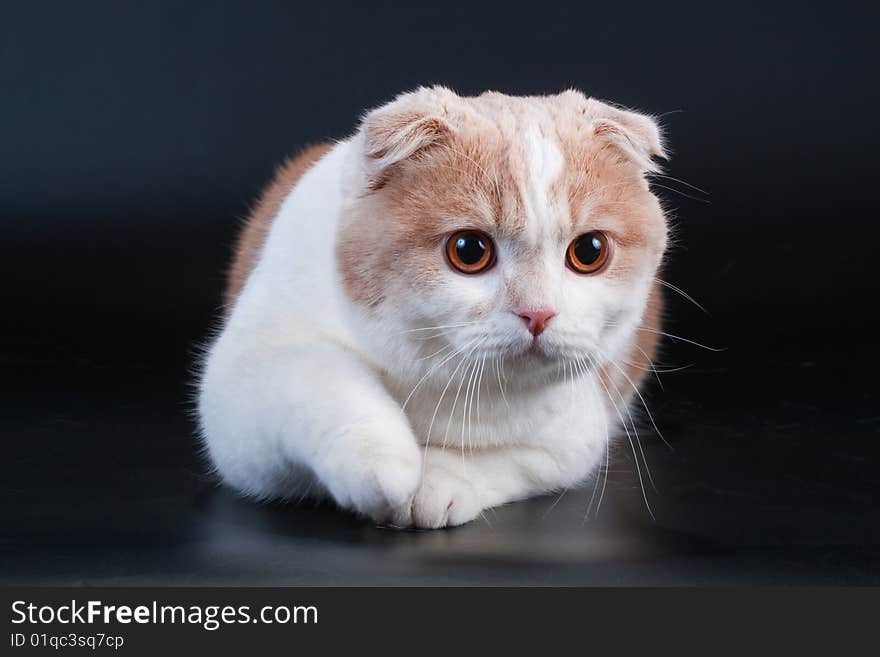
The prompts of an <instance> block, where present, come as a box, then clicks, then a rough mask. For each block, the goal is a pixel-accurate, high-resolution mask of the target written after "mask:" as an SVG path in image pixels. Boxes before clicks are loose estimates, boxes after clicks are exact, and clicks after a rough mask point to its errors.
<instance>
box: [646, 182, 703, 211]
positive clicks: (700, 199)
mask: <svg viewBox="0 0 880 657" xmlns="http://www.w3.org/2000/svg"><path fill="white" fill-rule="evenodd" d="M650 183H651V187H661V188H662V189H668V190H669V191H670V192H675V193H676V194H679V195H681V196H684V197H685V198H689V199H691V200H692V201H696V202H697V203H704V204H705V205H712V201H709V200H707V199H704V198H699V197H697V196H691V195H690V194H685V193H684V192H683V191H681V190H680V189H675V187H669V186H668V185H661V184H660V183H658V182H655V181H653V180H651V181H650Z"/></svg>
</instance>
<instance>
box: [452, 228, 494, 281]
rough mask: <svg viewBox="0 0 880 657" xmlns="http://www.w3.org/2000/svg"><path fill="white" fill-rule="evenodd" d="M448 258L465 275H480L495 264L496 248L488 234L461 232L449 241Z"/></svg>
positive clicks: (454, 234)
mask: <svg viewBox="0 0 880 657" xmlns="http://www.w3.org/2000/svg"><path fill="white" fill-rule="evenodd" d="M446 257H447V258H448V259H449V264H450V265H452V266H453V267H455V269H457V270H458V271H460V272H462V273H463V274H479V273H482V272H484V271H486V270H487V269H489V267H491V266H492V265H493V264H495V247H494V245H493V244H492V239H491V238H490V237H489V236H488V235H486V233H482V232H480V231H478V230H460V231H458V232H457V233H453V234H452V235H451V236H450V237H449V239H448V240H447V242H446Z"/></svg>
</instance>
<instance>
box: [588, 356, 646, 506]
mask: <svg viewBox="0 0 880 657" xmlns="http://www.w3.org/2000/svg"><path fill="white" fill-rule="evenodd" d="M587 358H588V359H589V360H590V362H591V363H592V364H593V367H594V368H595V369H596V371H597V372H598V371H599V368H598V366H597V365H596V362H595V361H594V360H593V359H592V358H591V357H590V356H587ZM595 378H596V379H598V381H599V383H600V384H601V385H602V387H603V388H604V389H605V393H606V395H607V397H608V401H609V402H611V406H612V407H613V408H614V411H615V412H616V413H617V417H618V418H619V419H620V423H621V424H622V425H623V430H624V431H625V432H626V437H627V440H628V441H629V446H630V449H632V453H633V459H634V462H635V466H636V474H637V475H638V478H639V486H640V487H641V489H642V499H643V500H644V501H645V507H646V508H647V509H648V513H649V514H650V515H651V519H652V520H656V519H657V518H656V517H655V516H654V511H653V510H652V509H651V504H650V502H648V494H647V492H646V491H645V482H644V480H643V479H642V468H641V465H640V464H639V455H638V454H637V453H636V446H635V444H634V443H633V439H632V436H631V435H630V433H629V428H628V427H627V426H626V422H625V421H624V419H623V415H622V414H621V412H620V409H619V408H618V407H617V403H616V402H615V401H614V398H613V397H612V396H611V391H610V390H608V386H606V385H605V382H604V381H602V377H601V376H598V375H597V376H596V377H595ZM645 465H646V466H647V463H646V464H645Z"/></svg>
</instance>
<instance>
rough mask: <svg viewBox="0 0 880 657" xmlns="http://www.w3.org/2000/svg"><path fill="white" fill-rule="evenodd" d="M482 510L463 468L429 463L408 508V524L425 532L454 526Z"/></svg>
mask: <svg viewBox="0 0 880 657" xmlns="http://www.w3.org/2000/svg"><path fill="white" fill-rule="evenodd" d="M483 508H484V506H483V502H482V500H481V497H480V494H479V491H478V489H477V487H476V486H475V485H474V484H473V483H472V482H471V481H470V480H469V479H468V478H467V467H466V465H462V466H450V464H449V463H445V464H439V463H434V464H432V463H431V462H430V460H429V461H428V463H427V465H426V468H425V472H424V475H423V476H422V483H421V486H419V489H418V491H417V492H416V494H415V497H414V498H413V500H412V504H411V506H410V508H409V512H410V516H409V522H410V524H411V525H412V526H414V527H421V528H425V529H437V528H439V527H455V526H457V525H463V524H464V523H466V522H470V521H471V520H473V519H474V518H476V517H477V516H478V515H480V513H481V512H482V510H483Z"/></svg>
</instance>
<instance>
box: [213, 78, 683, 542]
mask: <svg viewBox="0 0 880 657" xmlns="http://www.w3.org/2000/svg"><path fill="white" fill-rule="evenodd" d="M665 157H666V156H665V154H664V149H663V145H662V140H661V134H660V130H659V128H658V126H657V124H656V122H655V120H654V119H652V118H651V117H649V116H647V115H643V114H639V113H636V112H632V111H628V110H624V109H620V108H618V107H615V106H612V105H610V104H606V103H603V102H600V101H598V100H595V99H593V98H588V97H586V96H585V95H584V94H582V93H581V92H579V91H575V90H569V91H565V92H563V93H560V94H557V95H549V96H532V97H515V96H508V95H503V94H500V93H495V92H487V93H484V94H482V95H480V96H475V97H464V96H460V95H457V94H456V93H454V92H453V91H451V90H449V89H447V88H444V87H430V88H425V87H422V88H419V89H417V90H415V91H411V92H407V93H403V94H401V95H399V96H398V97H397V98H395V99H394V100H393V101H391V102H389V103H388V104H386V105H384V106H381V107H379V108H377V109H374V110H372V111H370V112H368V113H367V114H366V115H365V116H364V117H363V119H362V121H361V123H360V125H359V127H358V128H357V131H356V132H355V133H354V134H353V135H352V136H351V137H350V138H348V139H346V140H344V141H340V142H338V143H334V144H323V145H318V146H313V147H311V148H308V149H306V150H305V151H304V152H302V153H301V154H300V155H299V156H298V157H296V158H294V159H293V160H291V161H289V162H288V163H287V164H286V165H285V166H283V167H282V168H281V169H280V171H279V173H278V175H277V178H276V179H275V181H274V182H273V183H272V184H271V186H270V187H269V188H268V189H267V190H266V191H265V192H264V194H263V196H262V198H261V200H260V202H259V204H258V206H257V207H256V209H255V211H254V212H253V214H252V216H251V217H250V219H249V221H248V223H247V225H246V227H245V228H244V231H243V233H242V236H241V238H240V241H239V243H238V245H237V248H236V252H235V257H234V261H233V263H232V267H231V270H230V276H229V283H228V289H227V292H226V309H227V313H226V317H225V318H224V325H223V327H222V330H221V331H220V333H219V335H218V337H217V338H216V339H215V340H214V342H213V344H212V345H211V346H210V348H209V350H208V352H207V355H206V359H205V362H204V367H203V371H202V374H201V379H200V382H199V400H198V414H199V422H200V429H201V434H202V436H203V439H204V443H205V446H206V448H207V453H208V455H209V457H210V460H211V461H212V463H213V465H214V466H215V467H216V471H217V472H218V473H219V476H220V477H221V478H222V480H223V481H224V482H226V483H227V484H228V485H230V486H231V487H233V488H235V489H237V490H238V491H239V492H241V493H243V494H245V495H247V496H253V497H255V498H260V499H271V498H274V499H296V498H301V497H311V498H323V499H330V500H332V501H334V502H335V503H336V504H337V505H339V506H340V507H343V508H345V509H349V510H351V511H354V512H356V513H358V514H363V515H366V516H369V517H370V518H372V519H373V520H374V521H376V522H379V523H386V524H389V525H392V526H397V527H420V528H438V527H444V526H454V525H461V524H463V523H466V522H468V521H470V520H473V519H474V518H476V517H478V516H479V515H480V514H481V513H482V512H483V511H484V510H485V509H487V508H490V507H493V506H497V505H501V504H505V503H507V502H511V501H515V500H521V499H524V498H527V497H529V496H533V495H538V494H542V493H547V492H550V491H558V490H564V489H566V488H569V487H574V486H578V485H580V484H583V483H584V482H585V481H587V480H588V479H589V478H590V476H591V475H592V474H594V473H596V472H597V471H598V470H599V469H600V466H601V465H602V464H604V463H605V461H606V460H607V458H608V457H607V454H608V441H609V437H610V436H613V435H614V433H615V431H616V430H619V429H620V428H621V427H622V426H625V425H626V422H627V419H626V418H627V413H629V411H628V410H627V405H628V404H629V403H630V402H631V401H632V397H633V395H634V394H638V393H637V388H638V386H639V385H640V384H641V383H642V380H643V378H644V375H645V372H647V371H649V366H650V364H651V358H652V356H653V355H654V353H655V350H656V348H657V340H658V336H659V334H660V313H661V298H660V293H659V290H658V287H657V281H656V275H657V271H658V268H659V267H660V266H661V263H662V260H663V257H664V252H665V249H666V243H667V232H668V228H667V220H666V217H665V215H664V211H663V209H662V206H661V204H660V202H659V200H658V199H657V198H656V197H655V196H654V195H653V194H652V192H651V190H650V189H649V186H648V182H647V176H648V174H650V173H651V172H655V171H657V170H658V167H657V165H656V163H655V158H665Z"/></svg>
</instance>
